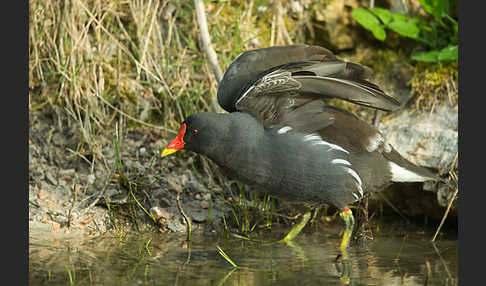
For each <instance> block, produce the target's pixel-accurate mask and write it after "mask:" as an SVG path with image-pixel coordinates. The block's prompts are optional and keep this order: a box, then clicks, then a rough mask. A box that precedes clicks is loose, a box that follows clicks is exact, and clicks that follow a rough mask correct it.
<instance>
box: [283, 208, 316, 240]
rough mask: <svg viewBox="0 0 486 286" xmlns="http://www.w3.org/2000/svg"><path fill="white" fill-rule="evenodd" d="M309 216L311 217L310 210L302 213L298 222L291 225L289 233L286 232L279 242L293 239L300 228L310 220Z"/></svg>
mask: <svg viewBox="0 0 486 286" xmlns="http://www.w3.org/2000/svg"><path fill="white" fill-rule="evenodd" d="M310 218H311V212H310V211H309V212H306V213H304V215H303V216H302V218H301V219H300V221H299V223H298V224H296V225H294V226H293V227H292V229H291V230H290V231H289V233H287V235H286V236H285V237H284V238H282V239H281V240H279V242H289V241H291V240H293V239H294V238H295V237H296V236H297V235H298V234H299V233H300V232H301V231H302V229H303V228H304V226H305V225H306V224H307V222H308V221H309V220H310Z"/></svg>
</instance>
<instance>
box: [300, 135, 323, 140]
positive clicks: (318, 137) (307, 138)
mask: <svg viewBox="0 0 486 286" xmlns="http://www.w3.org/2000/svg"><path fill="white" fill-rule="evenodd" d="M311 140H316V141H322V138H321V136H319V135H314V134H309V135H305V136H304V142H305V141H311Z"/></svg>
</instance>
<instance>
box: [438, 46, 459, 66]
mask: <svg viewBox="0 0 486 286" xmlns="http://www.w3.org/2000/svg"><path fill="white" fill-rule="evenodd" d="M458 56H459V49H458V47H457V45H451V46H448V47H445V48H443V49H442V50H441V51H440V53H439V55H438V59H439V61H441V62H442V61H455V60H457V58H458Z"/></svg>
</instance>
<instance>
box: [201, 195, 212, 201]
mask: <svg viewBox="0 0 486 286" xmlns="http://www.w3.org/2000/svg"><path fill="white" fill-rule="evenodd" d="M202 199H203V200H205V201H209V200H210V199H211V194H210V193H206V194H204V195H203V196H202Z"/></svg>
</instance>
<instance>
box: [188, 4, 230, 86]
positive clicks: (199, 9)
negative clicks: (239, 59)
mask: <svg viewBox="0 0 486 286" xmlns="http://www.w3.org/2000/svg"><path fill="white" fill-rule="evenodd" d="M194 6H195V7H196V16H197V23H198V24H199V32H200V34H201V41H202V43H203V47H204V52H205V53H206V55H207V56H208V60H209V63H210V64H211V67H212V69H213V73H214V76H215V77H216V80H217V81H218V82H219V81H220V80H221V78H222V77H223V73H222V72H221V68H220V67H219V64H218V57H217V56H216V52H215V51H214V49H213V46H212V45H211V37H210V36H209V32H208V23H207V21H206V13H205V12H204V4H203V2H202V1H201V0H194Z"/></svg>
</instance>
